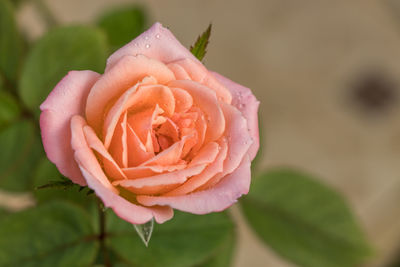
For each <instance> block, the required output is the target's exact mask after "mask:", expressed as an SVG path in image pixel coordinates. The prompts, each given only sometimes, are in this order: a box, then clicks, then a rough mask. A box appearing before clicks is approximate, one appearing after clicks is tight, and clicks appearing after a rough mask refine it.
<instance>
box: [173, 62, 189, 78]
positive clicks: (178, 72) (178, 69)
mask: <svg viewBox="0 0 400 267" xmlns="http://www.w3.org/2000/svg"><path fill="white" fill-rule="evenodd" d="M167 66H168V68H169V69H170V70H171V71H172V72H173V73H174V75H175V78H176V79H177V80H191V78H190V76H189V74H188V73H187V72H186V70H185V69H184V68H183V67H182V66H181V65H179V64H176V63H175V62H172V63H169V64H168V65H167Z"/></svg>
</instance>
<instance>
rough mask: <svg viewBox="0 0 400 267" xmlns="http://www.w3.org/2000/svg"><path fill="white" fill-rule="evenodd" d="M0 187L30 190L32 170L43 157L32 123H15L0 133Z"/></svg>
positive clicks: (13, 189) (27, 121)
mask: <svg viewBox="0 0 400 267" xmlns="http://www.w3.org/2000/svg"><path fill="white" fill-rule="evenodd" d="M0 147H1V153H0V177H1V179H0V187H1V188H3V189H5V190H10V191H27V190H30V189H31V188H32V176H33V170H34V169H35V167H36V166H37V163H38V161H39V159H40V158H41V157H42V155H43V148H42V144H41V142H40V136H39V134H38V131H37V129H36V128H35V125H34V124H33V122H31V121H29V120H21V121H17V122H15V123H13V124H11V125H10V126H8V127H7V128H5V129H3V130H2V131H1V132H0Z"/></svg>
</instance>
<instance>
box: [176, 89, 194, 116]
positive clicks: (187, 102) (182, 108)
mask: <svg viewBox="0 0 400 267" xmlns="http://www.w3.org/2000/svg"><path fill="white" fill-rule="evenodd" d="M171 91H172V93H173V94H174V98H175V112H177V113H184V112H186V111H188V110H189V109H190V108H191V107H192V105H193V98H192V96H191V95H190V94H189V93H188V92H186V91H185V90H182V89H180V88H171Z"/></svg>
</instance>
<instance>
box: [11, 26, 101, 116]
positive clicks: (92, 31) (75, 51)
mask: <svg viewBox="0 0 400 267" xmlns="http://www.w3.org/2000/svg"><path fill="white" fill-rule="evenodd" d="M106 58H107V43H106V37H105V35H104V34H103V32H102V31H100V30H99V29H96V28H94V27H88V26H68V27H59V28H55V29H54V30H51V31H50V32H49V33H47V34H46V35H45V36H44V37H42V38H41V39H40V40H39V41H38V42H37V43H36V44H35V45H34V47H33V48H32V49H31V51H30V52H29V54H28V57H27V59H26V62H25V65H24V67H23V70H22V75H21V80H20V83H19V93H20V96H21V99H22V101H23V102H24V104H25V105H26V107H27V108H28V109H30V110H31V111H32V112H33V113H34V114H35V115H36V116H38V115H39V113H40V110H39V105H40V104H41V103H42V102H43V101H44V100H45V99H46V97H47V95H48V94H49V93H50V92H51V90H52V89H53V88H54V86H56V85H57V83H58V82H59V81H60V80H61V79H62V78H63V77H64V76H65V75H66V74H67V73H68V71H70V70H87V69H89V70H93V71H96V72H103V70H104V67H105V62H106Z"/></svg>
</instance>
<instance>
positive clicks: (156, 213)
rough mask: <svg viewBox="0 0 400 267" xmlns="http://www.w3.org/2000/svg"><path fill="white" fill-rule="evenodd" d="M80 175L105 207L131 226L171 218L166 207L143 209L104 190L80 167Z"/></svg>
mask: <svg viewBox="0 0 400 267" xmlns="http://www.w3.org/2000/svg"><path fill="white" fill-rule="evenodd" d="M81 171H82V174H83V175H84V177H85V178H86V181H87V183H88V185H89V187H90V188H91V189H93V190H94V191H95V193H96V195H97V196H98V197H99V198H101V200H102V201H103V203H104V206H105V207H109V208H112V209H113V211H114V212H115V214H117V215H118V216H119V217H120V218H122V219H123V220H125V221H127V222H130V223H132V224H144V223H146V222H148V221H149V220H151V218H153V217H154V219H155V220H156V222H157V223H164V222H165V221H168V220H170V219H171V218H172V217H173V210H172V209H171V208H170V207H168V206H164V207H160V206H154V207H151V208H149V207H143V206H139V205H135V204H133V203H131V202H129V201H128V200H126V199H124V198H122V197H120V196H119V195H117V194H115V193H114V192H112V191H110V190H109V189H108V188H106V187H105V186H104V185H103V184H102V183H100V182H99V180H98V179H96V176H95V175H94V174H92V173H90V172H89V171H87V170H85V168H84V167H81Z"/></svg>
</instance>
